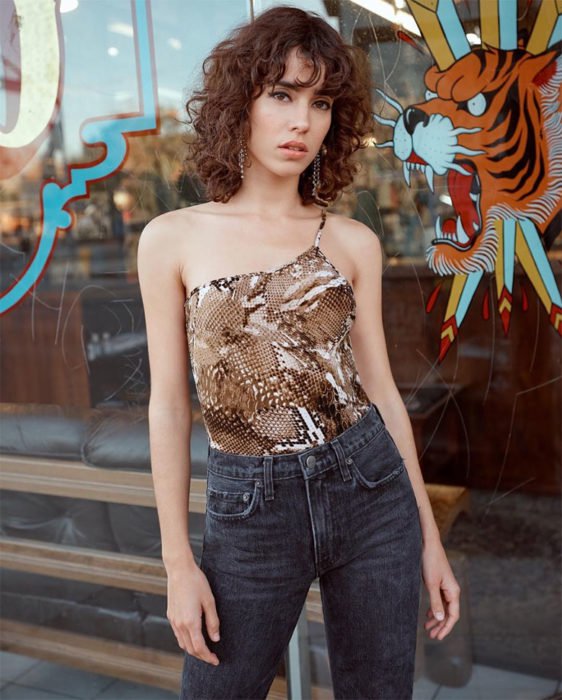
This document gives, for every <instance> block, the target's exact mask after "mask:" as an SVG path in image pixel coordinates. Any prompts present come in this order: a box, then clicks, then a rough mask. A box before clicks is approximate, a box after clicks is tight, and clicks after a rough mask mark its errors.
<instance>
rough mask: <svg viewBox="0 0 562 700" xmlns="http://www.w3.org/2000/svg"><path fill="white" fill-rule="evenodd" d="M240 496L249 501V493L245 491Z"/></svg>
mask: <svg viewBox="0 0 562 700" xmlns="http://www.w3.org/2000/svg"><path fill="white" fill-rule="evenodd" d="M242 498H243V499H244V500H245V501H249V500H250V494H249V493H248V492H247V491H246V493H245V494H244V495H243V496H242Z"/></svg>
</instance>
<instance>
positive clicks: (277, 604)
mask: <svg viewBox="0 0 562 700" xmlns="http://www.w3.org/2000/svg"><path fill="white" fill-rule="evenodd" d="M205 518H206V524H205V533H204V539H203V552H202V557H201V564H200V565H201V569H202V570H203V571H204V573H205V575H206V576H207V578H208V580H209V584H210V586H211V590H212V591H213V595H214V596H215V602H216V607H217V613H218V616H219V620H220V634H221V638H220V640H219V641H218V642H214V641H213V640H212V639H210V637H209V636H208V634H207V631H206V627H205V620H204V618H203V620H202V631H203V636H204V639H205V641H206V644H207V646H208V647H209V649H210V650H211V651H213V652H215V653H216V655H217V656H218V658H219V661H220V663H219V665H218V666H213V665H211V664H209V663H207V662H205V661H202V660H201V659H198V658H197V657H195V656H192V655H191V654H188V653H187V652H186V653H185V658H184V666H183V673H182V688H181V694H180V700H215V699H217V698H221V699H222V698H243V699H244V700H248V699H254V698H266V696H267V693H268V690H269V688H270V686H271V684H272V682H273V679H274V678H275V675H276V671H277V668H278V665H279V662H280V661H281V659H282V658H283V654H284V651H285V650H286V648H287V645H288V643H289V640H290V638H291V635H292V633H293V630H294V628H295V626H296V623H297V620H298V618H299V615H300V613H301V610H302V607H303V605H304V604H305V600H306V596H307V593H308V590H309V587H310V584H311V583H312V582H313V581H314V579H316V578H318V579H319V584H320V590H321V596H322V607H323V613H324V625H325V633H326V640H327V647H328V654H329V661H330V670H331V675H332V682H333V690H334V697H335V698H336V699H338V700H339V699H340V698H341V699H344V698H345V699H346V700H360V699H361V700H363V699H364V700H367V699H368V700H377V699H378V700H409V699H410V698H411V697H412V692H413V678H414V659H415V652H416V632H417V620H418V609H419V602H420V583H421V566H420V564H421V551H422V536H421V535H422V533H421V525H420V519H419V513H418V508H417V504H416V499H415V495H414V491H413V488H412V485H411V483H410V478H409V476H408V471H407V469H406V467H405V464H404V460H403V458H402V456H401V454H400V452H399V451H398V448H397V446H396V444H395V442H394V440H393V439H392V436H391V435H390V433H389V431H388V430H387V428H386V426H385V424H384V422H383V420H382V417H381V415H380V413H379V412H378V409H377V408H376V406H375V404H371V405H370V407H369V410H368V411H367V413H366V414H365V415H364V416H363V417H362V418H361V419H360V420H358V421H357V422H356V423H355V424H354V425H352V426H351V427H350V428H348V429H347V430H345V431H344V432H342V433H340V434H339V435H338V436H337V437H335V438H334V439H333V440H331V441H330V442H327V443H324V444H323V445H320V446H318V447H314V448H309V449H306V450H303V451H301V452H297V453H293V454H282V455H266V456H247V455H238V454H233V453H227V452H222V451H220V450H217V449H215V448H212V447H210V448H209V457H208V476H207V512H206V516H205Z"/></svg>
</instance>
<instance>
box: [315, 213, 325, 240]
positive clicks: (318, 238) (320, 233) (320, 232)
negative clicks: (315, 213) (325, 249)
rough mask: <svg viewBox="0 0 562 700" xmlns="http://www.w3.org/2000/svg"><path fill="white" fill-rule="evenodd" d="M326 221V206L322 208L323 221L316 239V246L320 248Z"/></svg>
mask: <svg viewBox="0 0 562 700" xmlns="http://www.w3.org/2000/svg"><path fill="white" fill-rule="evenodd" d="M325 223H326V207H323V208H322V221H321V222H320V228H319V229H318V232H317V233H316V240H315V241H314V247H315V248H318V246H319V245H320V236H321V235H322V229H323V228H324V224H325Z"/></svg>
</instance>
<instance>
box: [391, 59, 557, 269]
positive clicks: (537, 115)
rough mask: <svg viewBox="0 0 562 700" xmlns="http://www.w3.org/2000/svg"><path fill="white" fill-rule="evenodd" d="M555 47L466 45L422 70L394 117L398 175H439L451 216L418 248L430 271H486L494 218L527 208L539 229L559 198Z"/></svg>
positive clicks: (491, 258) (523, 213)
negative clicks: (416, 90)
mask: <svg viewBox="0 0 562 700" xmlns="http://www.w3.org/2000/svg"><path fill="white" fill-rule="evenodd" d="M561 85H562V56H561V54H560V48H557V49H553V50H551V51H547V52H546V53H543V54H541V55H539V56H533V55H532V54H529V53H527V52H526V51H524V50H520V49H517V50H515V51H501V50H499V49H497V48H491V49H476V50H473V51H471V53H469V54H468V55H467V56H464V57H463V58H461V59H460V60H458V61H456V62H455V63H454V64H453V65H452V66H451V67H449V68H448V69H446V70H439V68H438V67H437V66H436V65H433V66H432V67H431V68H430V69H429V70H428V71H427V73H426V74H425V87H426V92H425V101H423V102H419V103H417V104H413V105H410V106H409V107H407V108H406V109H404V110H403V111H402V112H401V114H400V115H399V117H398V119H397V120H396V125H395V127H394V139H393V141H394V144H393V147H394V153H395V155H396V156H397V157H398V158H400V159H401V160H402V161H403V172H404V178H405V179H406V182H407V183H408V184H409V182H410V174H411V172H412V170H415V169H417V170H421V171H422V172H423V173H424V174H425V176H426V179H427V183H428V186H429V188H430V189H431V190H433V188H434V185H433V178H434V175H444V176H446V178H447V186H448V190H449V196H450V198H451V201H452V204H453V207H454V209H455V217H453V218H448V219H445V220H444V221H440V220H439V219H437V222H436V226H435V234H436V236H435V239H434V240H433V241H432V244H431V246H430V247H429V248H428V251H427V256H428V257H427V260H428V264H429V266H430V268H431V269H432V270H433V271H434V272H436V273H439V274H448V273H455V272H459V273H460V272H464V273H466V272H470V271H473V270H477V269H484V270H487V271H493V269H494V263H495V259H496V253H497V235H496V229H495V222H496V221H497V220H501V219H513V218H514V217H515V218H529V219H531V220H533V221H534V222H535V224H537V225H538V226H539V228H540V229H542V230H544V229H546V228H547V227H548V225H549V224H550V223H551V221H552V220H553V219H554V217H555V216H556V215H557V214H558V213H559V212H560V209H561V206H562V204H561V202H562V120H561V118H560V104H561V100H560V90H561Z"/></svg>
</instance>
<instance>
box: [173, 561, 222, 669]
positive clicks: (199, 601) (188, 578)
mask: <svg viewBox="0 0 562 700" xmlns="http://www.w3.org/2000/svg"><path fill="white" fill-rule="evenodd" d="M203 613H205V624H206V626H207V633H208V635H209V637H210V638H211V639H212V640H214V641H215V642H217V641H218V640H219V639H220V636H219V618H218V615H217V609H216V606H215V597H214V596H213V593H212V591H211V587H210V586H209V581H208V580H207V577H206V576H205V574H204V573H203V572H202V571H201V569H200V568H199V566H197V564H196V563H195V562H193V563H191V564H189V565H188V566H185V567H182V568H181V569H180V570H174V571H173V572H171V573H169V574H168V610H167V612H166V616H167V618H168V620H169V621H170V624H171V625H172V629H173V630H174V634H175V635H176V639H177V640H178V644H179V645H180V647H181V648H182V649H184V650H185V651H187V653H188V654H191V655H192V656H196V657H197V658H198V659H201V660H202V661H206V662H207V663H210V664H213V665H214V666H218V664H219V659H218V657H217V655H216V654H214V653H213V652H211V651H210V650H209V647H208V646H207V645H206V644H205V639H204V637H203V633H202V629H201V618H202V615H203Z"/></svg>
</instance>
